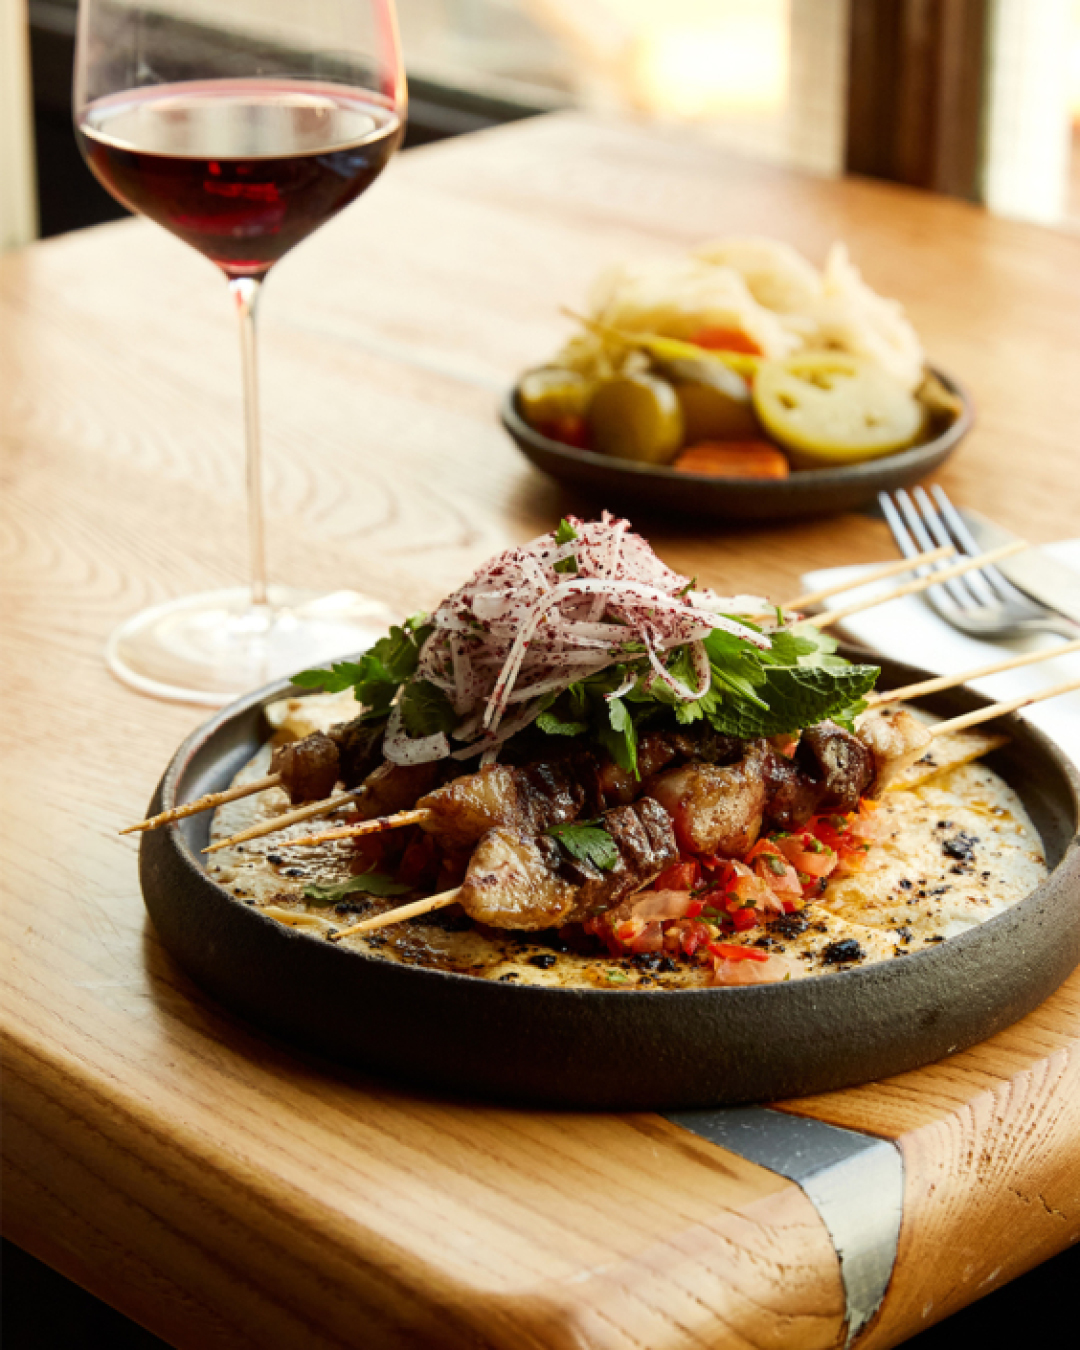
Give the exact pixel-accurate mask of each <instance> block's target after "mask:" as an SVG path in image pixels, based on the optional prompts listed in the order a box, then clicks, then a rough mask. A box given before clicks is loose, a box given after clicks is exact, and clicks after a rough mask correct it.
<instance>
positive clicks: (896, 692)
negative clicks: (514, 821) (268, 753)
mask: <svg viewBox="0 0 1080 1350" xmlns="http://www.w3.org/2000/svg"><path fill="white" fill-rule="evenodd" d="M1074 651H1080V638H1077V639H1076V640H1075V641H1073V642H1066V643H1063V644H1062V645H1061V646H1058V647H1051V648H1050V649H1048V650H1046V651H1041V652H1029V653H1026V654H1024V655H1022V656H1012V657H1009V658H1008V660H1005V661H996V662H994V663H993V664H992V665H988V666H979V667H977V668H976V669H975V670H965V671H962V672H961V673H959V674H955V675H938V676H935V677H934V678H933V679H930V680H921V681H920V682H919V683H918V684H909V685H905V686H904V687H903V688H901V689H890V690H889V691H888V692H886V693H883V694H871V695H870V697H869V698H868V699H867V702H868V703H869V705H870V707H872V708H880V707H881V706H882V705H883V704H886V703H897V702H899V701H900V700H901V699H909V698H918V697H921V696H922V695H923V694H933V693H937V692H938V691H939V690H941V689H951V688H953V687H955V686H956V685H958V684H966V683H967V681H968V680H976V679H978V678H979V677H980V676H983V675H996V674H998V672H1000V671H1004V670H1015V669H1017V668H1019V667H1020V666H1028V665H1033V664H1035V663H1036V662H1038V661H1045V660H1048V659H1049V658H1050V657H1051V656H1060V655H1064V654H1065V653H1067V652H1074ZM1045 697H1047V698H1049V697H1050V695H1049V694H1047V695H1045ZM1021 706H1023V705H1021ZM986 716H987V717H992V716H996V714H995V713H993V712H988V713H987V714H986ZM982 720H983V718H982V717H980V718H977V719H976V721H982ZM943 725H944V724H943ZM430 814H431V813H430V812H429V811H426V810H424V809H422V808H421V809H419V810H415V811H399V812H398V813H397V814H396V815H392V816H376V817H374V818H373V819H371V820H365V821H361V822H360V823H359V824H358V825H343V826H341V827H340V828H338V829H336V830H325V831H324V832H323V833H322V834H310V835H305V836H304V837H303V838H301V839H290V840H289V841H288V844H289V847H290V848H292V847H293V846H296V847H300V848H310V847H314V846H315V845H316V844H324V843H328V842H330V841H332V840H335V839H358V838H360V837H361V836H363V835H365V834H381V833H382V832H383V831H384V830H396V829H399V828H401V827H403V826H405V825H422V824H423V823H424V821H425V820H427V819H428V818H429V816H430ZM236 837H237V838H241V837H242V836H239V835H238V836H236ZM214 847H216V848H221V847H224V845H223V844H217V845H215V846H214ZM208 851H209V850H208Z"/></svg>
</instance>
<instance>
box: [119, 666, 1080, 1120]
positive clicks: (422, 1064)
mask: <svg viewBox="0 0 1080 1350" xmlns="http://www.w3.org/2000/svg"><path fill="white" fill-rule="evenodd" d="M863 655H865V653H864V654H863ZM881 664H882V666H883V668H884V678H885V683H886V684H887V685H896V684H900V683H907V682H909V681H911V680H914V679H918V678H920V677H921V676H922V675H923V674H924V672H921V671H918V670H915V669H914V668H912V667H910V666H905V665H901V664H899V663H897V662H892V661H882V662H881ZM289 689H290V686H289V685H288V684H287V682H281V683H278V684H274V685H271V686H269V687H267V688H266V689H262V690H259V691H258V692H257V693H254V694H251V695H249V696H248V697H247V698H244V699H241V700H240V701H239V702H238V703H234V704H233V705H232V706H231V707H229V708H226V709H225V710H224V711H223V712H221V713H219V714H218V715H217V716H216V717H214V718H212V719H211V720H210V721H209V722H207V723H206V724H205V725H204V726H202V727H200V728H199V730H198V731H196V732H194V733H193V735H191V736H190V737H189V738H188V739H187V740H186V741H185V742H184V744H183V745H182V746H181V747H180V749H179V750H178V751H177V753H176V756H175V758H174V759H173V761H172V763H171V764H170V765H169V767H168V769H167V770H166V772H165V776H164V778H163V779H162V781H161V784H160V785H159V787H158V791H157V793H156V795H155V797H154V800H153V802H152V804H151V807H150V809H151V811H159V810H163V809H168V808H169V807H171V806H173V805H174V804H175V803H176V802H178V801H180V802H183V801H188V800H190V799H192V798H194V797H197V796H199V795H201V794H202V793H204V792H209V791H213V790H215V789H219V788H222V787H224V786H225V785H226V784H227V782H228V781H229V779H230V778H231V777H232V775H233V774H234V773H236V771H237V770H238V769H239V768H240V766H241V765H242V764H243V763H245V762H246V761H247V760H248V759H249V758H250V756H251V755H252V754H253V753H254V752H255V750H256V748H257V747H258V746H259V744H260V743H261V742H262V741H263V740H264V739H265V736H266V734H267V729H266V724H265V721H264V718H263V715H262V709H263V707H264V706H265V704H266V703H268V702H270V701H271V700H272V699H275V698H280V697H281V696H282V695H283V694H285V693H286V691H288V690H289ZM291 692H296V691H291ZM985 701H986V700H984V699H982V698H981V697H980V696H979V695H977V694H974V693H971V692H969V691H964V690H951V691H948V692H947V693H945V694H941V695H939V696H937V697H936V698H934V699H930V700H927V704H928V706H929V707H931V708H933V709H934V710H935V711H937V712H940V713H941V714H942V715H945V716H951V715H952V714H954V713H958V712H962V711H966V710H968V709H970V708H972V707H977V706H980V705H982V704H983V703H985ZM1008 730H1009V732H1010V734H1011V735H1012V737H1013V739H1012V741H1011V742H1010V744H1009V745H1008V746H1006V747H1005V748H1004V749H1003V750H1001V751H998V752H997V753H996V754H995V755H994V756H993V757H992V759H991V760H990V761H989V762H990V763H991V764H992V765H993V767H994V768H995V769H997V770H998V772H999V773H1001V774H1002V775H1003V776H1004V777H1005V778H1006V779H1007V780H1008V781H1009V782H1010V783H1011V784H1012V785H1013V786H1014V787H1015V788H1016V790H1017V791H1018V792H1019V793H1020V796H1021V797H1022V798H1023V800H1024V803H1025V805H1026V806H1027V809H1028V811H1029V812H1030V813H1031V816H1032V818H1033V819H1034V821H1035V824H1036V825H1037V827H1038V829H1039V831H1040V833H1041V834H1042V837H1043V840H1044V842H1045V844H1046V848H1047V853H1048V857H1049V861H1050V865H1051V867H1052V868H1053V871H1052V874H1051V875H1050V876H1049V877H1048V878H1047V880H1046V881H1045V882H1044V883H1043V884H1042V885H1041V886H1039V887H1038V889H1037V890H1035V891H1033V892H1032V894H1031V895H1029V896H1028V897H1027V898H1026V899H1024V900H1022V901H1021V902H1020V903H1019V904H1017V905H1016V906H1014V907H1013V908H1012V909H1010V910H1008V911H1007V912H1006V913H1004V914H1002V915H1000V916H999V917H998V918H996V919H992V920H990V921H989V922H987V923H985V924H983V925H981V926H980V927H978V928H975V929H972V930H971V931H969V932H967V933H965V934H963V935H962V936H960V937H957V938H953V939H952V940H951V941H949V942H947V943H943V944H942V945H941V946H939V947H933V948H928V949H926V950H924V951H920V952H916V953H914V954H913V955H911V956H908V957H904V958H903V959H902V960H899V959H898V960H894V961H891V962H889V963H883V964H880V965H871V966H866V967H864V968H862V969H853V970H847V971H843V972H838V973H836V974H831V975H824V976H820V977H817V978H813V979H807V980H800V981H798V982H797V983H792V984H773V985H758V986H756V987H740V988H729V989H698V990H675V991H662V990H640V991H628V992H625V993H623V992H619V991H617V990H576V989H546V988H537V987H529V986H515V985H512V984H500V983H497V982H493V981H488V980H483V979H478V978H473V977H470V976H466V975H456V974H447V973H444V972H441V971H432V970H423V969H419V968H415V967H409V966H402V965H397V964H394V963H391V962H389V961H380V960H378V959H377V958H375V957H371V956H368V955H365V954H363V953H361V952H357V951H350V950H348V949H345V948H340V947H335V946H334V945H333V944H331V943H329V942H327V941H326V940H325V939H323V938H319V937H312V936H309V935H308V934H305V933H303V932H300V931H298V930H296V929H292V928H286V927H283V926H282V925H281V924H279V923H277V922H275V921H274V920H273V919H269V918H266V917H264V916H263V915H261V914H259V913H258V911H257V910H255V909H252V908H249V907H248V906H246V905H244V904H243V903H242V902H241V901H239V900H236V899H234V898H233V897H232V896H231V895H230V894H229V893H228V892H227V891H225V890H224V889H222V887H220V886H218V885H217V884H216V883H215V882H214V881H211V879H210V878H209V876H208V875H207V874H206V872H205V871H204V869H203V865H202V863H201V861H200V856H199V850H200V849H201V848H202V847H204V846H205V844H206V841H207V837H208V833H209V824H210V823H209V819H208V817H207V816H206V815H201V816H194V817H191V818H189V819H188V820H185V821H182V822H180V823H179V824H177V825H173V826H171V827H169V828H168V829H165V830H159V831H157V832H155V833H150V834H144V835H143V838H142V851H141V880H142V889H143V895H144V897H145V900H146V907H147V909H148V910H149V912H150V916H151V918H152V919H153V922H154V925H155V927H156V928H157V930H158V933H159V934H160V936H161V939H162V941H163V942H164V944H165V946H166V947H167V948H168V949H169V951H170V952H172V954H173V955H174V956H175V958H176V959H177V960H178V961H179V962H180V964H181V965H182V966H183V967H184V968H185V969H186V970H187V971H188V973H189V974H190V975H191V976H192V977H193V978H194V979H195V980H196V981H197V982H198V983H199V984H200V985H202V986H203V988H204V989H206V990H208V991H209V992H210V993H211V994H212V995H214V996H215V997H216V998H218V999H220V1000H221V1002H222V1003H224V1004H227V1005H228V1006H229V1007H230V1008H231V1009H233V1010H234V1011H235V1012H237V1013H239V1014H240V1015H241V1016H243V1017H246V1018H250V1019H251V1021H253V1022H256V1023H258V1024H259V1025H260V1026H262V1027H264V1028H266V1029H267V1030H269V1031H271V1032H274V1033H276V1034H278V1035H280V1036H282V1037H284V1038H285V1039H286V1040H289V1041H292V1042H294V1043H295V1044H297V1045H299V1046H302V1047H303V1048H304V1049H305V1050H309V1051H311V1050H314V1051H317V1052H320V1053H322V1054H325V1055H328V1056H330V1057H332V1058H334V1059H339V1060H342V1061H345V1062H347V1063H351V1064H357V1065H361V1066H363V1067H365V1068H368V1069H370V1070H373V1071H375V1072H377V1073H382V1074H387V1075H391V1076H394V1077H402V1078H407V1079H411V1080H414V1081H416V1082H421V1083H424V1084H427V1085H430V1086H435V1087H437V1088H443V1089H447V1090H451V1091H453V1092H455V1093H460V1094H468V1095H477V1096H482V1097H495V1098H503V1099H508V1100H511V1101H517V1102H524V1103H530V1104H533V1105H538V1106H556V1107H577V1108H588V1109H601V1110H649V1109H651V1110H661V1109H662V1110H670V1109H676V1108H685V1107H693V1106H713V1105H726V1104H734V1103H737V1102H752V1101H763V1100H768V1099H770V1098H777V1097H790V1096H801V1095H804V1094H807V1093H815V1092H826V1091H829V1090H831V1089H833V1088H841V1087H846V1086H848V1085H850V1084H853V1083H860V1082H866V1081H868V1080H870V1079H874V1078H881V1077H883V1076H885V1075H887V1074H894V1073H899V1072H901V1071H902V1070H905V1069H913V1068H916V1067H917V1066H918V1065H920V1064H926V1063H928V1062H930V1061H931V1060H935V1059H940V1058H941V1057H942V1056H943V1055H948V1054H951V1053H952V1052H953V1051H956V1050H961V1049H963V1048H964V1047H965V1046H968V1045H971V1044H973V1043H974V1042H975V1041H979V1040H982V1039H984V1038H985V1037H987V1036H990V1035H992V1034H993V1033H994V1032H996V1031H1000V1030H1001V1029H1002V1028H1003V1027H1006V1026H1008V1025H1009V1024H1010V1023H1012V1022H1015V1021H1016V1020H1017V1019H1018V1018H1020V1017H1023V1016H1024V1014H1025V1013H1027V1012H1029V1011H1030V1010H1031V1009H1032V1008H1034V1007H1035V1006H1036V1004H1038V1003H1039V1002H1041V1000H1042V999H1044V998H1046V997H1047V995H1048V994H1050V993H1051V992H1052V991H1053V990H1054V989H1056V988H1057V986H1058V985H1059V984H1060V983H1061V981H1062V980H1063V979H1064V978H1065V977H1066V975H1068V974H1069V972H1070V971H1071V970H1072V969H1073V967H1074V966H1075V965H1076V964H1077V962H1078V961H1080V840H1078V839H1077V838H1076V831H1077V817H1078V810H1080V775H1077V773H1076V772H1075V770H1074V769H1073V768H1072V767H1071V766H1070V765H1069V763H1068V761H1067V760H1066V759H1065V757H1064V756H1063V755H1062V754H1061V752H1060V751H1059V750H1057V749H1056V747H1055V746H1054V745H1053V744H1052V743H1051V742H1050V741H1049V740H1048V739H1047V738H1046V737H1045V736H1043V735H1042V734H1041V733H1040V732H1038V731H1036V730H1035V729H1034V728H1032V727H1031V726H1029V725H1027V724H1026V723H1024V722H1022V721H1020V720H1019V719H1016V718H1012V719H1009V726H1008Z"/></svg>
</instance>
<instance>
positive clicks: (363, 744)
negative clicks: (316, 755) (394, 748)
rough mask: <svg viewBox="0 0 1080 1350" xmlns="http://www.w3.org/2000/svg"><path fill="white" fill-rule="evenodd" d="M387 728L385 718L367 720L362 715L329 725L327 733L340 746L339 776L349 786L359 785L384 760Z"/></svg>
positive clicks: (338, 747) (338, 748)
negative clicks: (383, 751) (349, 720)
mask: <svg viewBox="0 0 1080 1350" xmlns="http://www.w3.org/2000/svg"><path fill="white" fill-rule="evenodd" d="M385 731H386V721H385V719H380V720H378V721H374V722H366V721H364V719H363V718H362V717H354V718H353V720H352V721H351V722H339V723H338V724H337V726H334V727H331V728H330V731H329V733H328V734H329V736H330V739H331V740H332V741H333V742H334V744H335V745H336V746H337V750H338V761H339V764H338V780H339V781H340V782H342V783H344V784H345V786H346V787H347V788H354V787H359V786H360V784H361V783H362V782H363V781H364V779H365V778H366V777H367V776H368V774H369V773H372V772H373V771H374V770H375V769H377V768H378V767H379V765H380V764H381V763H382V743H383V734H384V733H385Z"/></svg>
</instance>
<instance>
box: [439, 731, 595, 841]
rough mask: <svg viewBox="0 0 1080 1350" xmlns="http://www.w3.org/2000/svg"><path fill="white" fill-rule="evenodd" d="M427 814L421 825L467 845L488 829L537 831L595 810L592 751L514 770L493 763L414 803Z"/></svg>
mask: <svg viewBox="0 0 1080 1350" xmlns="http://www.w3.org/2000/svg"><path fill="white" fill-rule="evenodd" d="M416 805H417V806H418V807H420V808H423V809H426V810H428V811H430V812H431V815H430V816H429V818H428V819H427V820H426V821H425V822H424V826H423V828H424V829H425V830H426V831H427V832H428V833H429V834H433V835H435V836H436V838H437V839H438V840H439V841H440V843H442V845H443V846H444V847H445V848H450V849H461V848H470V847H471V846H472V845H473V844H475V843H476V842H477V840H479V839H481V838H482V837H483V836H484V835H485V834H486V833H487V832H488V831H489V830H493V829H495V828H497V827H500V826H501V827H504V828H510V829H514V830H516V831H518V832H519V833H520V834H522V835H531V834H538V833H540V832H541V831H543V830H546V829H547V828H548V827H549V826H551V825H561V824H564V823H565V822H566V821H570V820H574V819H576V817H577V816H579V815H580V814H581V813H582V810H583V809H585V808H586V807H591V808H592V809H594V810H595V809H597V807H598V805H599V789H598V783H597V767H596V761H595V760H594V759H593V757H592V756H591V755H580V754H579V755H575V756H574V757H573V758H567V759H561V760H556V761H554V762H542V763H539V764H532V765H529V766H528V767H525V768H514V767H511V766H509V765H505V764H492V765H489V766H488V767H486V768H483V769H479V770H477V772H476V773H470V774H466V775H465V776H463V777H461V778H455V779H453V780H452V781H451V782H449V783H446V784H444V785H443V786H442V787H439V788H436V789H435V790H434V791H433V792H429V793H428V794H427V795H426V796H424V797H421V798H420V800H419V801H418V802H417V803H416Z"/></svg>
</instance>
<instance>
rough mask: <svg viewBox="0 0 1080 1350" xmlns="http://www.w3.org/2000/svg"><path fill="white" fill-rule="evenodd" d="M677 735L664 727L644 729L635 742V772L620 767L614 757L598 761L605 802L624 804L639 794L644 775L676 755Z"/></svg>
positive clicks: (649, 773) (648, 775) (652, 771)
mask: <svg viewBox="0 0 1080 1350" xmlns="http://www.w3.org/2000/svg"><path fill="white" fill-rule="evenodd" d="M677 739H678V738H677V737H676V736H673V735H671V734H669V733H668V732H665V731H647V732H646V733H645V734H644V735H643V736H642V737H641V739H640V741H639V742H638V751H637V759H638V772H637V775H636V776H635V775H634V774H632V773H631V772H630V770H629V769H621V768H620V767H619V766H618V764H616V763H615V761H614V760H613V759H609V758H605V759H604V761H603V763H602V764H601V765H600V790H601V792H602V793H603V794H604V802H605V803H606V804H607V805H608V806H626V805H627V804H628V803H630V802H632V801H636V800H637V798H638V797H640V796H641V784H642V781H643V780H644V779H646V778H651V777H652V775H653V774H655V773H659V772H660V770H661V769H665V768H667V766H668V765H669V764H670V763H672V761H673V760H676V759H678V758H679V750H678V748H677V746H676V741H677Z"/></svg>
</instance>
